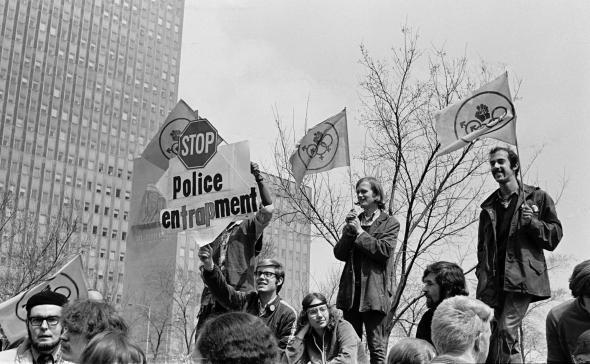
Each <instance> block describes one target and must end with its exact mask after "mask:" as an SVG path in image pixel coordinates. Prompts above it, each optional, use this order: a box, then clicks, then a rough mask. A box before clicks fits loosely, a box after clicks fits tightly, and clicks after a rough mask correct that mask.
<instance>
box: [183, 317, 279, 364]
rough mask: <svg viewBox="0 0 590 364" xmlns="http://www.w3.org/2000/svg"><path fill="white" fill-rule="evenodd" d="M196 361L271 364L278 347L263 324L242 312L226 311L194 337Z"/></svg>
mask: <svg viewBox="0 0 590 364" xmlns="http://www.w3.org/2000/svg"><path fill="white" fill-rule="evenodd" d="M196 346H197V350H196V351H195V354H196V355H198V354H200V355H201V356H202V357H200V358H195V359H198V360H201V362H202V363H205V364H226V363H232V364H274V363H276V362H277V361H278V360H279V348H278V345H277V339H276V338H275V335H274V333H273V332H272V331H271V330H270V328H269V327H268V326H266V325H265V324H264V322H263V321H262V320H261V319H260V318H258V317H256V316H253V315H250V314H249V313H245V312H228V313H224V314H221V315H219V316H217V317H215V318H213V319H211V320H209V321H207V322H206V323H205V325H204V326H203V328H202V330H201V333H200V334H199V337H198V338H197V345H196Z"/></svg>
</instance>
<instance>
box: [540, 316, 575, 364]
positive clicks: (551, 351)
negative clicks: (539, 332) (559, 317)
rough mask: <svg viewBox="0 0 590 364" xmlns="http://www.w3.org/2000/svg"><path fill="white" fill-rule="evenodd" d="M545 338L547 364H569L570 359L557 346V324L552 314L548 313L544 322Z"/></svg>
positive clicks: (558, 345) (559, 346)
mask: <svg viewBox="0 0 590 364" xmlns="http://www.w3.org/2000/svg"><path fill="white" fill-rule="evenodd" d="M545 337H546V338H547V363H548V364H552V363H554V364H557V363H569V362H571V359H570V358H569V356H568V355H567V353H564V352H563V350H562V349H561V345H560V344H559V334H558V333H557V322H556V320H555V316H554V315H553V312H551V311H549V314H548V315H547V319H546V321H545Z"/></svg>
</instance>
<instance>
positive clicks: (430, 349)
mask: <svg viewBox="0 0 590 364" xmlns="http://www.w3.org/2000/svg"><path fill="white" fill-rule="evenodd" d="M435 356H436V350H434V346H432V345H431V344H430V343H429V342H428V341H426V340H422V339H415V338H411V337H408V338H403V339H401V340H400V341H398V342H397V343H395V344H394V345H393V346H392V347H391V350H389V355H388V356H387V364H427V363H430V361H431V360H432V358H434V357H435Z"/></svg>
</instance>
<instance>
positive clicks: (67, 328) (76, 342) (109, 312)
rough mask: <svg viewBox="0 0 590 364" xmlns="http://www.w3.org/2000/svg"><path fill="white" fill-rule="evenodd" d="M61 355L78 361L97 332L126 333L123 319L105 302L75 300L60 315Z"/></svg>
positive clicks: (68, 359) (66, 358) (69, 359)
mask: <svg viewBox="0 0 590 364" xmlns="http://www.w3.org/2000/svg"><path fill="white" fill-rule="evenodd" d="M62 322H63V326H64V333H63V335H62V355H63V358H64V359H65V360H67V361H72V362H75V363H79V362H80V355H81V354H82V351H83V350H84V348H85V347H86V345H87V344H88V342H89V341H90V340H91V339H92V338H93V337H94V336H96V335H97V334H99V333H101V332H103V331H107V330H117V331H120V332H122V333H123V334H127V331H128V329H127V324H126V323H125V320H123V318H122V317H121V316H120V315H119V314H118V313H117V312H116V311H115V308H114V307H113V306H111V305H109V304H108V303H106V302H95V301H90V300H80V301H75V302H73V303H71V304H69V305H67V306H66V307H65V308H64V312H63V315H62Z"/></svg>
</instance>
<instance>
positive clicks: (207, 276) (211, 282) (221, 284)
mask: <svg viewBox="0 0 590 364" xmlns="http://www.w3.org/2000/svg"><path fill="white" fill-rule="evenodd" d="M202 277H203V282H205V284H206V285H207V287H209V290H210V291H211V294H212V295H213V297H215V300H217V301H219V303H221V304H222V305H223V306H225V307H227V308H228V309H232V310H241V309H242V308H243V307H244V305H245V304H246V302H247V296H248V294H247V293H245V292H240V291H236V290H235V289H234V288H233V287H232V286H230V285H229V284H227V282H226V281H225V277H224V276H223V274H222V273H221V270H220V269H219V267H218V266H215V267H214V268H213V270H211V271H208V270H206V269H202Z"/></svg>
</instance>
